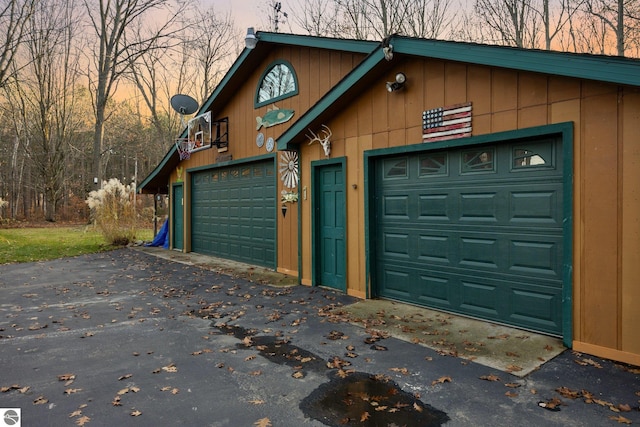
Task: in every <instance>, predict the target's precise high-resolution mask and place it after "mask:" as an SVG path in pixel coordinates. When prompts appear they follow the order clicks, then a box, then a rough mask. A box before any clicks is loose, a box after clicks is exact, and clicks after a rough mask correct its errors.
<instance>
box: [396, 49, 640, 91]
mask: <svg viewBox="0 0 640 427" xmlns="http://www.w3.org/2000/svg"><path fill="white" fill-rule="evenodd" d="M391 44H392V45H393V51H394V53H396V54H398V53H400V54H407V55H415V56H421V57H429V58H438V59H446V60H451V61H458V62H467V63H472V64H480V65H488V66H494V67H502V68H510V69H514V70H522V71H531V72H536V73H543V74H551V75H557V76H565V77H573V78H579V79H587V80H597V81H601V82H607V83H616V84H624V85H630V86H640V60H637V59H631V58H623V57H618V56H605V55H590V54H576V53H567V52H556V51H548V50H534V49H519V48H515V47H508V46H492V45H482V44H474V43H462V42H451V41H442V40H425V39H413V38H408V37H397V38H393V39H392V40H391Z"/></svg>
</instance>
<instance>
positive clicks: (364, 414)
mask: <svg viewBox="0 0 640 427" xmlns="http://www.w3.org/2000/svg"><path fill="white" fill-rule="evenodd" d="M369 417H371V414H369V413H368V412H367V411H365V412H363V413H362V415H360V422H361V423H363V422H365V421H367V420H368V419H369Z"/></svg>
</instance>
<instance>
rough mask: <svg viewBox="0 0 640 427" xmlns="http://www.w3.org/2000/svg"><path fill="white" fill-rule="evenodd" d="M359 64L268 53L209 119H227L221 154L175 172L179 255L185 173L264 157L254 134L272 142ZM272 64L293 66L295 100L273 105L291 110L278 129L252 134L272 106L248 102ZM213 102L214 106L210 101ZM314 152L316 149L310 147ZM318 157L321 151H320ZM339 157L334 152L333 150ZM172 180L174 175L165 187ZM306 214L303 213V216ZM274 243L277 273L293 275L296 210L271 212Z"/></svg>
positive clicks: (205, 155) (340, 56)
mask: <svg viewBox="0 0 640 427" xmlns="http://www.w3.org/2000/svg"><path fill="white" fill-rule="evenodd" d="M362 58H363V55H360V54H352V53H348V52H344V53H341V52H335V51H329V50H324V49H314V48H291V47H287V46H283V47H279V48H277V49H274V50H273V51H271V52H270V54H269V56H268V57H267V58H265V60H264V61H263V62H262V64H261V66H259V67H256V69H255V70H254V71H253V73H252V75H251V76H250V78H249V79H247V82H246V84H244V85H243V86H242V87H240V88H239V89H238V91H237V93H236V95H235V96H234V97H233V98H232V99H231V100H230V101H229V102H228V103H227V104H226V105H225V106H224V107H223V108H222V110H221V111H220V113H219V114H217V115H216V116H215V117H212V119H213V120H217V119H220V118H223V117H228V118H229V150H228V151H227V152H225V153H218V151H217V149H216V148H215V147H213V148H211V149H207V150H203V151H199V152H195V153H193V154H192V156H191V158H190V159H189V160H186V161H182V162H181V163H180V166H181V167H183V170H184V172H183V177H182V178H183V181H184V183H185V250H186V251H187V252H188V251H190V250H191V241H190V236H191V232H190V225H189V223H190V218H191V217H190V213H189V212H188V209H189V206H190V191H189V188H188V183H189V182H190V177H189V174H188V173H187V172H186V171H187V170H188V169H193V168H202V167H207V166H215V165H216V163H218V157H220V156H221V155H223V156H225V157H226V156H229V155H230V156H232V161H234V162H235V161H241V160H242V159H247V158H255V157H256V156H264V155H269V153H267V151H266V149H265V147H264V146H263V147H262V148H258V146H257V145H256V136H257V135H258V133H259V132H261V133H263V134H264V136H265V141H266V139H267V138H269V137H272V138H274V139H275V138H277V137H278V136H279V135H280V134H281V133H282V132H283V129H284V128H285V127H286V126H288V125H289V124H291V123H293V122H294V121H295V120H296V119H297V118H298V117H300V116H301V115H302V114H304V112H305V111H306V110H307V109H308V108H309V107H310V106H312V105H313V104H315V103H316V102H317V101H318V99H319V98H320V97H321V96H323V95H324V94H325V93H326V92H328V91H329V90H330V89H331V88H332V87H333V86H334V85H335V84H336V83H338V81H340V80H341V79H342V78H343V77H344V76H345V75H346V74H347V73H348V72H350V71H351V70H352V68H353V67H354V66H356V65H357V64H358V63H359V62H360V61H361V60H362ZM278 59H286V60H287V61H289V62H290V63H291V65H292V66H293V68H294V70H295V72H296V75H297V78H298V89H299V94H298V95H296V96H293V97H291V98H287V99H284V100H282V101H278V102H277V103H276V104H275V105H276V106H277V107H278V108H280V109H292V110H294V111H295V114H294V116H293V118H292V119H291V120H290V121H289V122H287V123H284V124H280V125H276V126H272V127H269V128H265V127H262V128H261V129H260V130H259V131H257V130H256V125H257V123H256V117H257V116H260V117H263V116H264V114H265V113H266V112H267V111H269V110H270V109H271V108H272V107H273V105H268V106H263V107H260V108H257V109H254V97H255V93H256V87H257V85H258V80H259V79H260V76H261V75H262V73H263V72H264V70H265V69H266V67H268V66H269V65H270V64H271V63H272V62H273V61H275V60H278ZM214 102H215V101H214ZM314 148H316V149H320V148H319V145H318V146H316V147H314ZM320 151H321V149H320ZM338 151H339V150H338ZM271 155H273V156H277V159H276V175H278V190H277V191H278V194H280V192H281V191H282V190H283V189H284V187H283V185H282V182H281V181H280V179H279V173H278V166H279V162H280V155H279V153H277V152H276V151H275V150H274V151H273V152H272V153H271ZM175 179H176V172H175V171H174V172H173V174H172V177H171V182H174V181H175ZM307 214H308V213H305V215H307ZM277 218H278V223H277V230H278V231H277V233H278V234H277V239H278V242H279V244H278V254H277V260H278V261H277V263H278V268H277V269H278V271H280V272H283V273H286V274H290V275H297V274H298V205H297V204H289V205H288V210H287V214H286V216H283V215H282V212H281V209H280V205H278V207H277Z"/></svg>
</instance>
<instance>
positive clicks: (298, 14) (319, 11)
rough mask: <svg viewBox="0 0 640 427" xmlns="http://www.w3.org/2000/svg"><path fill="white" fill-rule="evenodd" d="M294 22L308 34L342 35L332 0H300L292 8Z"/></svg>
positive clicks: (321, 35)
mask: <svg viewBox="0 0 640 427" xmlns="http://www.w3.org/2000/svg"><path fill="white" fill-rule="evenodd" d="M292 16H293V20H294V22H295V23H296V24H297V25H298V26H300V28H302V29H303V30H304V31H305V32H306V33H307V34H309V35H310V36H320V37H339V36H342V35H343V31H342V28H341V24H340V22H339V16H338V11H337V9H336V8H335V7H334V0H311V1H303V2H301V6H300V7H297V8H294V9H293V10H292Z"/></svg>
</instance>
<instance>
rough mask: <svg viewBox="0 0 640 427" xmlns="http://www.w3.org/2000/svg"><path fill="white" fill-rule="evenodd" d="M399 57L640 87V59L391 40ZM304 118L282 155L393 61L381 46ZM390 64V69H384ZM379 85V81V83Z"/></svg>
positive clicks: (283, 139) (286, 136) (287, 137)
mask: <svg viewBox="0 0 640 427" xmlns="http://www.w3.org/2000/svg"><path fill="white" fill-rule="evenodd" d="M389 44H390V45H391V46H393V53H394V56H395V55H397V56H402V57H408V56H413V57H421V58H434V59H442V60H449V61H456V62H464V63H471V64H478V65H486V66H492V67H499V68H506V69H512V70H517V71H530V72H535V73H543V74H549V75H556V76H563V77H571V78H577V79H586V80H596V81H601V82H605V83H614V84H621V85H629V86H640V60H637V59H630V58H623V57H616V56H605V55H590V54H576V53H567V52H555V51H547V50H533V49H521V48H514V47H507V46H493V45H483V44H477V43H463V42H453V41H444V40H431V39H417V38H410V37H403V36H392V37H390V38H389ZM378 46H379V47H380V48H379V49H375V50H374V51H372V52H371V54H370V55H369V56H368V57H367V58H365V59H364V60H363V61H362V62H361V63H360V64H359V65H358V66H357V67H356V68H355V69H353V70H352V71H351V72H350V73H349V74H347V75H346V76H345V77H344V78H343V79H342V80H341V81H340V82H339V83H338V84H337V85H336V86H334V87H333V88H332V89H331V90H330V91H329V92H328V93H327V94H325V96H323V97H322V98H321V99H320V100H319V101H318V102H317V103H316V104H315V105H314V106H312V107H311V108H310V109H309V110H308V111H307V112H306V113H305V114H303V115H302V116H301V117H300V118H299V119H298V120H297V121H296V122H295V123H294V124H293V125H292V126H291V127H289V128H288V129H287V130H286V131H284V132H283V133H282V135H280V137H279V138H277V142H278V150H286V149H287V148H292V147H291V144H294V143H295V142H296V141H298V140H299V139H301V137H302V136H303V135H304V131H305V129H307V128H309V127H311V128H313V127H317V126H319V124H320V123H321V122H322V121H324V120H326V119H327V118H329V117H331V116H332V115H333V114H334V113H335V111H336V110H337V109H338V107H339V106H342V105H343V104H342V103H341V102H340V100H342V99H350V98H352V97H353V96H354V95H356V94H357V93H359V92H361V91H362V90H364V89H365V88H366V87H367V86H368V85H369V84H371V83H372V82H373V81H376V79H375V78H376V77H378V76H380V75H381V73H382V72H383V71H385V70H388V69H390V68H391V66H392V64H393V62H394V59H392V60H391V61H386V60H385V59H384V55H383V53H382V45H381V44H379V45H378ZM385 63H386V64H385ZM377 81H378V82H379V81H380V80H379V79H378V80H377Z"/></svg>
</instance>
